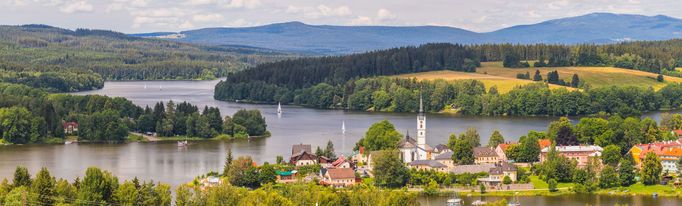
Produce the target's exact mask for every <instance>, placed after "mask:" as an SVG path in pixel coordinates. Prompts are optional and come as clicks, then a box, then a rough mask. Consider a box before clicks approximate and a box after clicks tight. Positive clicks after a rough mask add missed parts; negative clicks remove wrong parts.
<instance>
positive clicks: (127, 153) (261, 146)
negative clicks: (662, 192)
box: [0, 81, 658, 205]
mask: <svg viewBox="0 0 682 206" xmlns="http://www.w3.org/2000/svg"><path fill="white" fill-rule="evenodd" d="M216 83H217V81H144V82H143V81H136V82H135V81H133V82H106V83H105V86H104V88H103V89H101V90H96V91H89V92H81V93H78V94H102V95H108V96H120V97H126V98H128V99H130V100H131V101H133V102H134V103H135V104H138V105H141V106H145V105H150V106H153V105H154V103H156V102H158V101H168V100H173V101H178V102H181V101H188V102H190V103H192V104H195V105H199V106H200V107H203V106H204V105H208V106H213V107H219V108H220V110H221V112H222V113H223V115H231V114H233V113H234V112H236V111H237V110H240V109H259V110H261V112H262V113H263V115H264V116H265V118H266V121H267V124H268V130H270V131H271V132H272V137H269V138H265V139H259V140H252V141H246V140H244V141H225V142H221V141H204V142H193V143H192V144H191V145H190V146H189V147H188V148H186V149H180V148H177V146H176V143H175V142H153V143H129V144H110V145H103V144H72V145H20V146H7V147H0V178H11V176H12V174H13V172H14V169H15V167H16V166H17V165H24V166H27V167H29V170H30V171H31V172H32V173H35V172H36V171H37V170H38V169H40V167H48V168H49V169H50V171H51V172H52V173H53V175H56V176H57V177H61V178H68V179H73V178H75V177H76V176H82V174H83V172H84V171H85V169H86V168H87V167H90V166H96V167H100V168H103V169H106V170H109V171H111V172H112V173H114V174H115V175H117V176H119V177H122V178H132V177H139V178H141V179H147V180H148V179H153V180H155V181H161V182H167V183H170V184H172V185H173V186H176V185H178V184H181V183H184V182H188V181H191V180H192V178H193V177H195V176H196V175H199V174H203V173H206V172H209V171H219V170H222V167H223V161H224V158H225V156H226V152H227V151H228V150H229V149H231V150H232V151H233V153H234V154H235V155H250V156H251V157H253V159H254V160H256V161H257V162H258V163H259V164H261V163H263V162H264V161H270V162H274V160H275V157H276V156H277V155H282V156H284V157H285V159H286V158H288V156H289V154H290V152H291V145H292V144H297V143H306V144H312V145H313V146H318V145H319V146H324V145H325V144H326V142H327V141H328V140H332V141H333V143H334V145H335V147H336V150H337V152H343V153H348V152H350V151H351V150H352V148H353V145H354V143H355V142H357V140H358V139H360V138H361V137H362V136H363V134H364V132H365V131H366V129H367V128H368V127H369V126H370V125H371V124H372V123H374V122H377V121H380V120H383V119H388V120H390V121H391V122H393V123H394V124H395V125H396V127H397V129H398V130H399V131H401V132H402V133H405V131H408V130H409V131H410V134H412V135H414V130H415V128H416V114H414V113H369V112H349V111H341V110H319V109H309V108H302V107H298V106H287V105H284V106H282V107H283V115H282V117H281V118H279V117H277V114H276V107H277V106H276V105H254V104H239V103H234V102H222V101H216V100H214V99H213V86H214V85H215V84H216ZM145 85H146V87H147V88H146V89H145ZM159 87H161V89H160V88H159ZM647 116H652V117H654V118H656V117H657V116H658V113H653V114H648V115H647ZM555 119H556V118H554V117H467V116H452V115H442V114H428V115H427V125H428V126H427V142H428V143H429V144H431V145H436V144H439V143H446V142H447V139H448V137H449V135H450V134H451V133H461V132H464V131H465V130H466V129H467V128H469V127H474V128H476V129H478V131H479V133H480V134H481V136H482V141H483V142H484V143H485V142H487V140H488V137H489V136H490V134H491V133H492V132H493V131H494V130H495V129H497V130H500V131H501V132H502V134H503V135H504V137H505V139H506V140H516V139H518V137H519V136H521V135H523V134H525V133H526V132H527V131H528V130H545V129H546V127H547V124H548V123H549V122H550V121H552V120H555ZM343 121H345V123H346V134H345V135H343V134H342V133H341V124H342V122H343ZM439 201H440V200H438V201H432V203H433V202H439ZM543 201H548V202H543V204H544V203H547V204H550V203H552V202H549V201H561V200H554V199H553V198H545V199H543ZM595 201H597V200H594V201H592V200H587V202H595ZM614 201H616V200H614ZM627 201H628V202H630V200H627ZM633 201H634V200H633ZM440 202H444V201H440ZM609 204H610V203H609ZM524 205H535V204H524Z"/></svg>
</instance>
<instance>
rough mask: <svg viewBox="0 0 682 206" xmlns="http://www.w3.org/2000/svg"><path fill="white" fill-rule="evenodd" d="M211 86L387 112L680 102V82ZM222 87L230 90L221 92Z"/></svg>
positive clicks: (638, 108) (561, 110)
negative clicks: (502, 89)
mask: <svg viewBox="0 0 682 206" xmlns="http://www.w3.org/2000/svg"><path fill="white" fill-rule="evenodd" d="M557 75H558V74H557ZM554 79H558V77H557V78H554ZM573 79H574V81H572V82H571V83H570V84H571V86H573V85H576V86H577V85H579V84H580V83H579V82H580V80H579V77H577V76H575V77H574V78H573ZM559 83H561V82H559ZM563 84H568V83H563ZM249 85H251V86H255V85H257V86H255V87H249ZM220 88H222V89H225V90H222V89H220ZM217 89H218V90H216V96H220V95H221V94H222V95H231V96H230V97H226V96H222V97H223V98H227V99H260V100H265V101H266V102H281V103H284V104H297V105H304V106H308V107H314V108H335V109H350V110H362V111H368V110H369V111H392V112H413V111H416V110H417V109H418V106H419V98H420V95H421V97H422V98H424V103H425V110H427V111H431V112H439V111H443V110H456V111H458V112H459V113H462V114H469V115H491V116H497V115H518V116H528V115H551V116H565V115H571V116H574V115H588V114H596V113H599V112H607V113H618V114H621V115H624V116H632V115H639V114H641V113H643V112H647V111H657V110H660V109H674V108H679V107H680V104H681V103H682V96H681V95H680V92H682V85H680V84H676V83H671V84H668V85H667V86H665V87H663V88H662V89H660V90H658V91H654V90H653V89H652V88H638V87H617V86H611V87H601V88H594V89H590V88H587V89H584V90H574V91H569V90H567V89H549V87H548V86H547V84H543V83H537V84H528V85H524V86H519V87H516V88H514V89H512V90H511V91H509V92H507V93H504V94H501V93H499V92H498V91H497V88H496V87H491V88H489V89H488V90H486V88H485V86H484V84H483V83H482V82H480V81H476V80H459V81H444V80H432V81H427V80H424V81H417V80H416V79H400V78H388V77H377V78H362V79H355V80H350V81H348V82H346V83H345V84H342V85H336V86H334V85H331V84H327V83H320V84H317V85H315V86H312V87H308V88H304V89H300V90H296V91H295V92H288V90H287V89H285V88H281V87H268V86H267V85H265V84H262V82H261V83H243V84H234V85H231V86H224V87H218V88H217ZM227 90H229V91H230V92H225V93H223V91H227ZM278 91H283V92H282V93H278ZM218 98H219V99H220V97H218Z"/></svg>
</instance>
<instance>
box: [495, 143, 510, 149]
mask: <svg viewBox="0 0 682 206" xmlns="http://www.w3.org/2000/svg"><path fill="white" fill-rule="evenodd" d="M497 146H498V147H500V149H502V151H507V148H508V147H509V146H511V144H507V143H502V144H499V145H497Z"/></svg>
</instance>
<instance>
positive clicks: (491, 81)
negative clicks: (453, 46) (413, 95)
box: [395, 62, 682, 93]
mask: <svg viewBox="0 0 682 206" xmlns="http://www.w3.org/2000/svg"><path fill="white" fill-rule="evenodd" d="M536 69H537V70H540V74H541V75H542V78H543V79H547V73H548V72H551V71H554V70H557V71H558V72H559V78H561V79H563V80H564V81H565V82H571V78H572V77H573V74H578V77H579V78H580V80H581V81H583V82H585V83H587V84H589V85H590V87H591V88H598V87H606V86H614V85H615V86H636V87H642V88H647V87H653V88H654V89H656V90H658V89H660V88H663V87H664V86H665V85H667V84H668V83H682V78H679V77H671V76H665V77H664V78H663V79H664V81H663V82H658V81H656V76H658V74H654V73H649V72H643V71H638V70H630V69H621V68H614V67H541V68H533V67H531V68H504V67H502V62H482V63H481V67H479V68H477V69H476V73H468V72H457V71H450V70H440V71H430V72H420V73H412V74H402V75H396V76H395V77H398V78H416V79H417V80H435V79H443V80H448V81H456V80H467V79H473V80H478V81H481V82H483V84H485V87H486V89H490V87H492V86H497V89H498V91H499V92H500V93H506V92H509V91H510V90H512V89H513V88H515V87H518V86H522V85H526V84H530V83H534V81H531V80H525V79H517V78H516V75H517V74H519V73H524V74H525V73H526V72H528V73H529V74H530V76H531V78H532V76H533V75H534V74H535V70H536ZM677 69H682V68H677ZM549 87H550V88H552V89H557V88H566V89H569V90H574V89H575V88H571V87H565V86H560V85H554V84H550V85H549Z"/></svg>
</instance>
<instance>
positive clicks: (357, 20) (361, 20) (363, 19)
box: [350, 16, 374, 25]
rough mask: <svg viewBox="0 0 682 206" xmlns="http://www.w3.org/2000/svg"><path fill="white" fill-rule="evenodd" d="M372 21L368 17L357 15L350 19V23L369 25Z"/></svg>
mask: <svg viewBox="0 0 682 206" xmlns="http://www.w3.org/2000/svg"><path fill="white" fill-rule="evenodd" d="M373 23H374V21H373V20H372V18H370V17H366V16H358V17H357V18H355V19H353V20H351V21H350V24H352V25H371V24H373Z"/></svg>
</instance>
